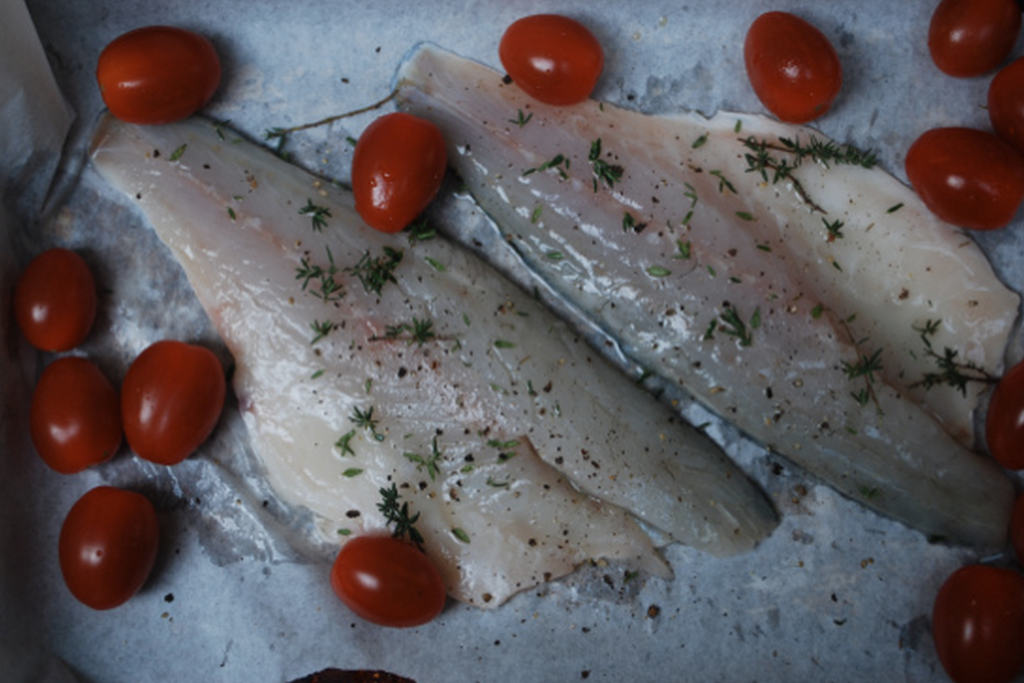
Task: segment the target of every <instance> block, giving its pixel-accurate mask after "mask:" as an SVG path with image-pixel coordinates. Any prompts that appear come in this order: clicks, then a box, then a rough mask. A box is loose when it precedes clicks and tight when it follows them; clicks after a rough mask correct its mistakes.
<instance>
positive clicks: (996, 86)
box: [988, 57, 1024, 153]
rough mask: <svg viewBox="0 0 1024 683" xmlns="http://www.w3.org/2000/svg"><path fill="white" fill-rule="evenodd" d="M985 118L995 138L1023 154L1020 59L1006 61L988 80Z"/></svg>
mask: <svg viewBox="0 0 1024 683" xmlns="http://www.w3.org/2000/svg"><path fill="white" fill-rule="evenodd" d="M988 117H989V120H990V121H991V122H992V129H993V130H995V132H996V135H998V136H999V137H1001V138H1002V139H1004V140H1006V141H1007V142H1009V143H1010V144H1011V145H1013V146H1014V147H1016V148H1017V151H1019V152H1022V153H1024V57H1021V58H1019V59H1016V60H1014V61H1013V62H1010V64H1008V65H1007V66H1005V67H1003V68H1002V69H1001V70H1000V71H999V73H997V74H996V75H995V78H993V79H992V83H990V84H989V87H988Z"/></svg>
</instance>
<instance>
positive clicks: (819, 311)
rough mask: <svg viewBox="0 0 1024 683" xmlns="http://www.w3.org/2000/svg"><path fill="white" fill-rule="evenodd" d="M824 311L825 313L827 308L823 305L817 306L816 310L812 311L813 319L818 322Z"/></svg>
mask: <svg viewBox="0 0 1024 683" xmlns="http://www.w3.org/2000/svg"><path fill="white" fill-rule="evenodd" d="M824 311H825V306H824V305H822V304H818V305H817V306H815V307H814V308H812V309H811V317H812V318H814V319H815V320H817V319H818V318H820V317H821V314H822V313H823V312H824Z"/></svg>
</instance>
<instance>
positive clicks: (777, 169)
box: [741, 135, 878, 213]
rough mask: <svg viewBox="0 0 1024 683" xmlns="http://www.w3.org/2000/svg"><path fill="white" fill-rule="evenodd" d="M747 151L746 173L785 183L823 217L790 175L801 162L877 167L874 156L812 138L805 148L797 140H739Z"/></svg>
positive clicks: (818, 208)
mask: <svg viewBox="0 0 1024 683" xmlns="http://www.w3.org/2000/svg"><path fill="white" fill-rule="evenodd" d="M741 142H742V143H743V146H744V147H745V148H746V149H747V150H748V151H747V152H746V153H745V154H744V159H745V160H746V162H747V172H748V173H758V174H759V175H760V176H761V178H762V179H763V180H764V181H765V182H771V183H772V184H773V185H774V184H776V183H778V182H780V181H783V180H785V181H788V182H789V183H790V184H791V185H792V187H793V190H794V191H795V192H796V193H797V195H798V196H799V197H800V198H801V199H802V200H803V201H804V202H805V203H807V205H808V206H810V207H811V209H812V210H814V211H819V212H821V213H827V211H825V209H823V208H822V207H821V206H820V205H818V204H817V203H816V202H814V200H812V199H811V197H810V195H809V194H808V193H807V190H806V189H805V188H804V186H803V185H802V184H801V183H800V181H799V180H798V179H796V178H794V177H793V175H792V173H793V171H795V170H796V169H797V168H799V167H800V165H801V164H803V162H805V161H812V162H815V163H820V164H823V165H824V166H825V167H826V168H828V167H829V166H830V165H832V164H835V165H837V166H838V165H844V164H845V165H853V166H861V167H863V168H873V167H874V166H875V164H877V163H878V159H877V157H876V156H875V154H874V152H871V151H870V150H869V151H867V152H864V151H861V150H859V149H857V148H856V147H853V146H852V145H838V144H836V143H835V142H833V141H831V140H827V141H822V140H821V139H819V138H818V137H816V136H814V135H812V136H811V137H810V140H809V141H808V142H807V144H803V143H802V142H801V141H800V138H796V139H790V138H779V139H778V141H777V142H769V141H768V140H765V139H760V140H759V139H757V138H756V137H754V136H752V135H751V136H749V137H747V138H743V139H741Z"/></svg>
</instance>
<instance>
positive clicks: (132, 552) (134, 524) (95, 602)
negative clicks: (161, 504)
mask: <svg viewBox="0 0 1024 683" xmlns="http://www.w3.org/2000/svg"><path fill="white" fill-rule="evenodd" d="M159 545H160V525H159V523H158V522H157V517H156V510H154V509H153V504H152V503H150V502H149V500H148V499H147V498H146V497H145V496H143V495H141V494H139V493H135V492H134V491H126V490H124V489H118V488H114V487H111V486H100V487H97V488H94V489H92V490H90V491H89V492H88V493H86V494H85V495H84V496H82V497H81V498H79V499H78V502H76V503H75V504H74V505H73V506H72V507H71V510H70V511H69V512H68V516H67V518H66V519H65V520H64V525H63V526H62V527H61V530H60V540H59V542H58V548H59V555H60V569H61V573H62V574H63V575H64V583H66V584H67V586H68V588H69V589H70V590H71V594H72V595H74V596H75V598H77V599H78V601H79V602H81V603H82V604H84V605H86V606H88V607H92V608H93V609H97V610H106V609H112V608H114V607H117V606H118V605H122V604H124V603H125V602H127V601H128V600H129V599H130V598H131V597H132V596H134V595H135V594H136V593H138V592H139V589H141V588H142V586H143V584H145V583H146V579H147V578H149V574H150V572H151V571H152V570H153V564H154V562H155V561H156V553H157V549H158V548H159Z"/></svg>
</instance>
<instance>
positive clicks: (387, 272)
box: [345, 247, 403, 296]
mask: <svg viewBox="0 0 1024 683" xmlns="http://www.w3.org/2000/svg"><path fill="white" fill-rule="evenodd" d="M402 256H403V252H402V251H400V250H398V249H393V248H391V247H384V255H383V256H378V257H377V258H370V252H368V251H367V252H365V253H364V254H363V256H362V258H360V259H359V262H358V263H357V264H356V265H354V266H352V267H351V268H346V269H345V272H346V273H350V274H353V275H355V276H356V277H357V278H359V281H360V282H361V283H363V289H364V290H366V292H367V294H369V293H373V294H377V295H378V296H379V295H380V292H381V290H382V289H383V288H384V285H385V284H387V283H388V282H397V280H395V275H394V273H395V269H396V268H398V264H399V263H401V262H402Z"/></svg>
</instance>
